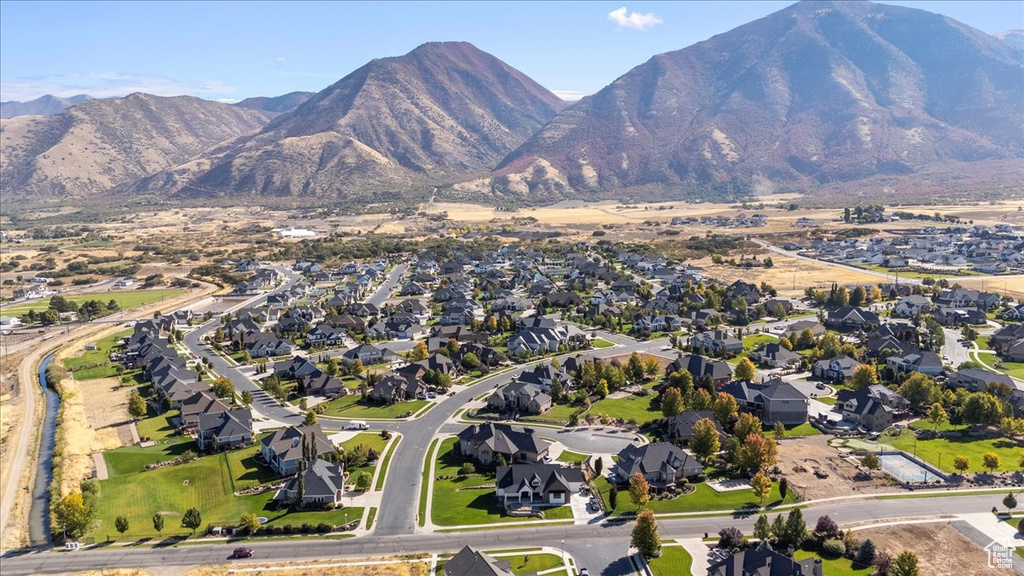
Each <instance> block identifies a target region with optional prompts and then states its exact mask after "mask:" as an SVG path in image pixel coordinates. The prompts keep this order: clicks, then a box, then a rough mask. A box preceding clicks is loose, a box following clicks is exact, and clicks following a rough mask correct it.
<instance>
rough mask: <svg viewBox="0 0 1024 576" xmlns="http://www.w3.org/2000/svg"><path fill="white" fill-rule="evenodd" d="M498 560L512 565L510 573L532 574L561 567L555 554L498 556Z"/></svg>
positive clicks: (560, 560) (559, 558) (560, 561)
mask: <svg viewBox="0 0 1024 576" xmlns="http://www.w3.org/2000/svg"><path fill="white" fill-rule="evenodd" d="M497 559H498V560H507V561H508V562H509V563H510V564H511V565H512V573H513V574H516V575H517V576H518V575H519V574H532V573H534V572H540V571H542V570H551V569H552V568H558V567H559V566H562V558H561V557H559V556H558V555H557V554H520V555H516V556H499V557H498V558H497Z"/></svg>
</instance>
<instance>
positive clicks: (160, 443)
mask: <svg viewBox="0 0 1024 576" xmlns="http://www.w3.org/2000/svg"><path fill="white" fill-rule="evenodd" d="M139 435H140V436H141V435H142V433H141V432H140V433H139ZM154 439H155V438H154ZM189 450H191V451H193V452H195V451H196V441H195V440H193V439H192V438H189V437H186V436H165V437H164V439H163V440H157V441H156V446H149V447H147V448H142V447H139V446H124V447H122V448H117V449H116V450H108V451H106V452H104V453H103V459H104V460H105V461H106V463H107V473H108V474H109V475H110V477H111V478H114V477H116V476H127V475H134V474H136V473H138V472H142V471H144V470H145V469H146V466H147V465H149V464H156V463H158V462H164V461H167V460H174V459H175V458H178V457H180V456H181V455H182V454H184V453H185V452H188V451H189Z"/></svg>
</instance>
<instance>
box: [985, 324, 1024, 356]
mask: <svg viewBox="0 0 1024 576" xmlns="http://www.w3.org/2000/svg"><path fill="white" fill-rule="evenodd" d="M1021 339H1024V324H1007V325H1006V326H1003V327H1002V328H1000V329H999V330H996V331H995V332H994V333H993V334H992V335H991V336H989V338H988V345H989V347H990V348H992V349H993V350H995V351H996V352H998V353H1004V352H1005V351H1006V348H1007V347H1008V346H1010V345H1011V344H1013V343H1014V342H1017V341H1019V340H1021Z"/></svg>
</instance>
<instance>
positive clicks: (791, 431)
mask: <svg viewBox="0 0 1024 576" xmlns="http://www.w3.org/2000/svg"><path fill="white" fill-rule="evenodd" d="M765 432H768V433H771V432H772V427H771V426H767V427H765ZM820 435H821V430H818V429H817V428H815V427H814V426H811V423H810V422H804V423H803V424H800V425H798V426H787V427H786V438H801V437H803V436H820Z"/></svg>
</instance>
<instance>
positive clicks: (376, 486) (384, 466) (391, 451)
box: [373, 437, 402, 490]
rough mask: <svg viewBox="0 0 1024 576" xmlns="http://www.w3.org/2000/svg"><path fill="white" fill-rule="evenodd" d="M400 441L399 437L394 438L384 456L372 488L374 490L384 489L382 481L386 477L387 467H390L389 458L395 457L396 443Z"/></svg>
mask: <svg viewBox="0 0 1024 576" xmlns="http://www.w3.org/2000/svg"><path fill="white" fill-rule="evenodd" d="M401 441H402V438H401V437H398V438H395V439H394V440H393V441H392V443H391V448H390V449H388V453H387V454H385V455H384V459H383V460H382V461H381V464H380V475H379V476H377V482H376V484H374V486H373V489H374V490H383V489H384V479H385V478H386V477H387V471H388V466H390V465H391V457H392V456H394V455H395V450H397V449H398V443H399V442H401Z"/></svg>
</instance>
